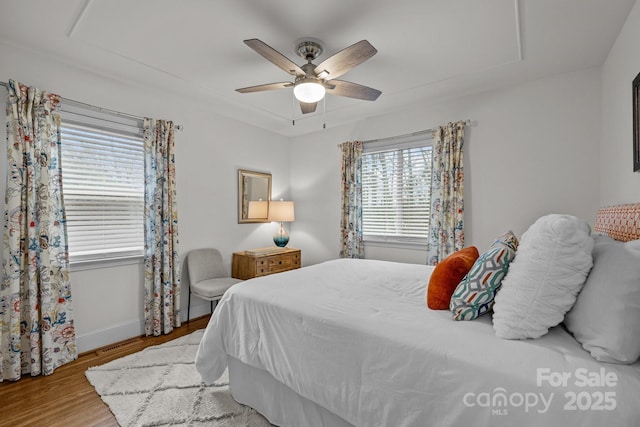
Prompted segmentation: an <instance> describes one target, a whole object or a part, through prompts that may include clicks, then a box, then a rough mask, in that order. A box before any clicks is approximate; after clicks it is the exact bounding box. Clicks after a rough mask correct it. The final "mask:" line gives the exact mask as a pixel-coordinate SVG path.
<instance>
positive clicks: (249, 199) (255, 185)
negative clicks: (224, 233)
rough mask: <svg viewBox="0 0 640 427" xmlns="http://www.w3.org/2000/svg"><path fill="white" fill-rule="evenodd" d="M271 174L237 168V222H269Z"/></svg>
mask: <svg viewBox="0 0 640 427" xmlns="http://www.w3.org/2000/svg"><path fill="white" fill-rule="evenodd" d="M269 200H271V174H270V173H263V172H254V171H249V170H244V169H238V224H244V223H250V222H269V221H268V219H267V218H268V213H269Z"/></svg>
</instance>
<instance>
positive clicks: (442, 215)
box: [427, 121, 465, 265]
mask: <svg viewBox="0 0 640 427" xmlns="http://www.w3.org/2000/svg"><path fill="white" fill-rule="evenodd" d="M464 126H465V123H464V121H458V122H456V123H448V124H447V125H445V126H440V127H438V128H437V129H435V130H434V131H433V159H432V162H433V167H432V173H431V218H430V222H429V242H428V249H427V264H431V265H436V264H437V263H438V262H440V261H442V260H443V259H444V258H446V257H447V256H448V255H450V254H452V253H453V252H455V251H458V250H460V249H462V248H463V247H464V167H463V163H464V156H463V146H464Z"/></svg>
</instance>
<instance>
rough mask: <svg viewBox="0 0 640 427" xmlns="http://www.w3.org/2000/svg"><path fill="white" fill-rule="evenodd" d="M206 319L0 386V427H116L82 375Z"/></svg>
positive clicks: (198, 326)
mask: <svg viewBox="0 0 640 427" xmlns="http://www.w3.org/2000/svg"><path fill="white" fill-rule="evenodd" d="M208 322H209V315H207V316H204V317H200V318H197V319H192V320H191V322H190V323H183V324H182V326H180V327H179V328H177V329H174V331H173V332H171V333H170V334H168V335H163V336H160V337H139V338H133V339H131V340H127V341H123V342H121V343H117V344H114V345H111V346H107V347H103V348H102V349H98V350H94V351H91V352H87V353H83V354H81V355H80V356H79V357H78V359H77V360H75V361H73V362H71V363H69V364H67V365H64V366H61V367H59V368H58V369H56V371H55V372H54V373H53V374H52V375H49V376H46V377H44V376H38V377H23V378H22V379H20V380H19V381H14V382H9V381H4V382H2V383H0V426H65V427H71V426H74V427H75V426H78V427H86V426H117V425H118V423H117V422H116V419H115V418H114V417H113V415H112V414H111V411H109V407H108V406H107V405H106V404H105V403H104V402H102V400H101V399H100V396H98V394H97V393H96V392H95V390H94V389H93V386H91V384H89V382H88V381H87V379H86V377H85V376H84V372H85V371H86V370H87V369H88V368H90V367H92V366H98V365H102V364H104V363H107V362H110V361H112V360H115V359H118V358H120V357H123V356H126V355H128V354H132V353H135V352H137V351H140V350H142V349H144V348H146V347H149V346H152V345H158V344H162V343H164V342H167V341H171V340H172V339H175V338H179V337H181V336H183V335H187V334H190V333H191V332H194V331H196V330H198V329H203V328H205V327H206V326H207V323H208Z"/></svg>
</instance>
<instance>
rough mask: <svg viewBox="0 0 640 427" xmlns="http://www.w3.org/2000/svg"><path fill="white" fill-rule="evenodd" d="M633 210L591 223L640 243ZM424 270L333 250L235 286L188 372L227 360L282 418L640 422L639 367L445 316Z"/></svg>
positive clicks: (321, 422) (556, 340)
mask: <svg viewBox="0 0 640 427" xmlns="http://www.w3.org/2000/svg"><path fill="white" fill-rule="evenodd" d="M633 206H635V207H634V208H633V209H632V208H630V207H629V206H626V207H615V208H607V209H603V210H602V211H601V212H600V213H599V215H598V219H597V220H596V226H595V229H596V231H599V232H603V233H609V232H610V231H612V230H614V231H615V230H618V232H619V231H620V230H621V229H622V230H623V231H622V232H623V233H626V237H625V240H631V239H633V238H635V239H637V238H638V233H639V231H638V229H639V228H640V227H639V224H638V213H639V212H640V205H633ZM612 209H613V210H612ZM612 212H613V213H612ZM623 216H624V218H622V217H623ZM621 218H622V219H621ZM629 218H631V219H629ZM630 228H635V230H632V231H629V229H630ZM610 234H611V233H610ZM432 271H433V267H431V266H426V265H413V264H403V263H394V262H385V261H375V260H354V259H340V260H333V261H327V262H325V263H321V264H317V265H313V266H308V267H304V268H302V269H299V270H293V271H289V272H285V273H280V274H277V275H271V276H265V277H261V278H256V279H252V280H249V281H246V282H243V283H240V284H238V285H236V286H234V287H232V288H231V289H230V290H229V291H228V292H227V293H226V294H225V296H224V297H223V298H222V299H221V301H220V303H219V304H218V306H217V308H216V310H215V312H214V314H213V316H212V318H211V320H210V322H209V325H208V326H207V329H206V330H205V333H204V336H203V339H202V342H201V344H200V347H199V350H198V354H197V357H196V367H197V369H198V371H199V373H200V374H201V376H202V378H203V381H205V382H206V383H212V382H214V381H215V380H217V379H218V378H219V377H220V375H222V374H223V372H224V371H225V370H226V369H228V371H229V378H230V388H231V392H232V394H233V397H234V398H235V399H236V400H237V401H238V402H240V403H243V404H246V405H249V406H251V407H253V408H255V409H256V410H257V411H258V412H260V413H261V414H263V415H264V416H265V417H266V418H267V419H268V420H269V421H270V422H271V423H273V424H275V425H279V426H296V427H300V426H332V427H333V426H337V427H339V426H459V425H474V426H513V425H523V426H529V425H545V424H546V425H563V426H602V425H610V426H626V425H629V426H637V425H639V424H640V405H638V404H637V396H638V395H639V393H640V362H635V363H627V364H617V363H603V362H600V361H598V360H596V359H594V357H592V355H591V354H589V352H587V351H585V350H584V349H583V347H582V345H581V344H580V343H579V342H578V341H577V340H576V339H575V338H574V337H573V336H572V334H571V333H569V332H568V331H567V329H566V328H565V327H563V326H562V325H559V326H557V327H554V328H552V329H551V330H550V331H549V333H547V334H546V335H544V336H542V337H541V338H539V339H530V340H506V339H500V338H498V337H496V335H495V333H494V329H493V327H492V318H491V315H490V314H487V315H484V316H481V317H479V318H478V319H476V320H474V321H468V322H456V321H452V318H451V312H449V311H447V310H442V311H435V310H429V309H427V308H426V306H425V289H426V286H427V284H428V282H429V277H430V275H431V273H432ZM639 285H640V284H639Z"/></svg>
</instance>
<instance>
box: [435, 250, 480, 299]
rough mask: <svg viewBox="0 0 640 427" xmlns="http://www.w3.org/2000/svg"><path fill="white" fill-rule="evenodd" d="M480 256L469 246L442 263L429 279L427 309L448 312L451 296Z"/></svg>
mask: <svg viewBox="0 0 640 427" xmlns="http://www.w3.org/2000/svg"><path fill="white" fill-rule="evenodd" d="M479 256H480V254H479V253H478V248H476V247H475V246H469V247H468V248H464V249H460V250H459V251H457V252H454V253H452V254H451V255H449V256H448V257H446V258H445V259H443V260H442V261H440V262H439V263H438V265H436V268H434V269H433V273H431V278H430V279H429V286H428V287H427V307H429V308H430V309H432V310H448V309H449V302H450V301H451V295H453V292H454V291H455V290H456V287H457V286H458V283H460V281H461V280H462V279H463V278H464V276H465V275H466V274H467V273H468V272H469V270H471V267H473V263H474V262H476V260H477V259H478V257H479Z"/></svg>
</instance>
